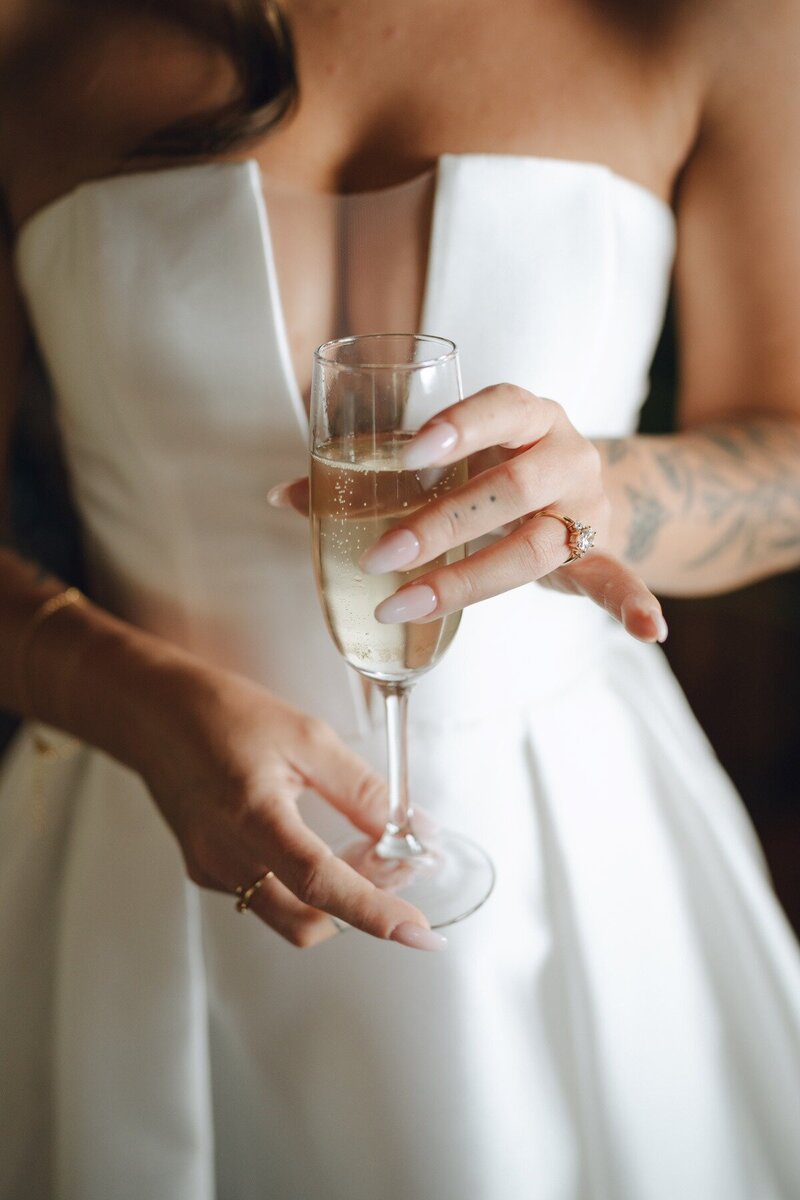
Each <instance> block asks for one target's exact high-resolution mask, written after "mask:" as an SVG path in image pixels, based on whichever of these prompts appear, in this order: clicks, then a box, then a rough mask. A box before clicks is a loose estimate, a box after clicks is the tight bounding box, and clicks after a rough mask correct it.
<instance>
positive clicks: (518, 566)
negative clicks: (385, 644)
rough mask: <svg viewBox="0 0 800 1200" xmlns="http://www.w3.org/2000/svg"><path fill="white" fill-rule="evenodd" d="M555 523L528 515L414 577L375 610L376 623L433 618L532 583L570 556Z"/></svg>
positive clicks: (560, 529)
mask: <svg viewBox="0 0 800 1200" xmlns="http://www.w3.org/2000/svg"><path fill="white" fill-rule="evenodd" d="M565 534H566V530H565V528H564V527H563V525H561V523H560V522H556V521H547V520H544V519H543V518H542V517H531V518H530V519H529V520H527V521H525V522H523V524H522V525H521V526H520V527H519V528H518V529H517V530H516V531H515V532H513V533H510V534H508V536H507V537H504V538H502V539H501V540H500V541H499V542H495V543H493V544H492V545H490V546H486V547H485V548H483V549H482V550H478V551H476V552H475V553H474V554H470V555H469V556H468V557H467V558H464V559H461V560H460V561H458V562H455V563H451V564H450V565H449V566H447V567H440V568H438V569H437V570H435V571H429V572H427V573H426V574H424V575H420V576H418V578H417V579H415V580H414V582H413V583H411V584H407V585H406V586H405V587H402V588H400V589H398V591H396V592H395V593H394V594H393V595H392V596H389V598H388V599H386V600H384V601H383V602H382V603H381V604H379V605H378V607H377V608H376V609H375V618H376V620H378V621H380V622H381V624H385V625H393V624H400V623H403V622H406V621H415V620H418V619H419V620H421V621H425V622H427V621H433V620H437V619H438V618H440V617H443V616H446V615H447V614H448V613H452V612H458V611H459V610H460V609H462V608H467V607H469V605H471V604H477V603H478V602H479V601H481V600H488V599H489V597H491V596H498V595H500V594H501V593H502V592H508V591H511V589H512V588H516V587H521V586H522V584H525V583H532V582H534V581H535V580H537V579H541V578H542V577H543V576H545V575H549V574H550V572H551V571H554V570H556V568H557V567H561V566H562V565H563V564H564V563H565V561H566V559H567V558H568V557H569V546H568V544H567V539H566V537H565Z"/></svg>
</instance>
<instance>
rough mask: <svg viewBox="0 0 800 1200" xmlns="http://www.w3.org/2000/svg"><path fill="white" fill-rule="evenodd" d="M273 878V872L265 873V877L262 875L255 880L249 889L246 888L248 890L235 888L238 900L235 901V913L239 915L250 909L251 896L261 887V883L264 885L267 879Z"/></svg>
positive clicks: (241, 887)
mask: <svg viewBox="0 0 800 1200" xmlns="http://www.w3.org/2000/svg"><path fill="white" fill-rule="evenodd" d="M274 878H275V872H274V871H267V873H266V874H265V875H262V876H261V878H260V879H257V880H256V881H255V883H251V884H250V887H248V888H246V887H243V886H240V887H237V889H236V895H237V896H238V897H239V898H238V900H237V901H236V911H237V912H240V913H243V912H247V910H248V908H249V907H250V901H251V900H252V899H253V896H255V894H256V892H257V891H258V889H259V888H260V887H261V885H262V883H266V881H267V880H268V879H274Z"/></svg>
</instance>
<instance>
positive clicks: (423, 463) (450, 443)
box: [400, 421, 458, 470]
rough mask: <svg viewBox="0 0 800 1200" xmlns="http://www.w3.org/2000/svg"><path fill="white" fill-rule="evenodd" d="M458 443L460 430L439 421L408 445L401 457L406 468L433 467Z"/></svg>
mask: <svg viewBox="0 0 800 1200" xmlns="http://www.w3.org/2000/svg"><path fill="white" fill-rule="evenodd" d="M457 441H458V430H457V429H456V427H455V426H454V425H451V424H450V423H449V422H448V421H437V422H436V423H435V424H434V425H431V426H429V428H428V429H426V430H425V432H424V433H420V434H418V436H417V437H415V438H414V439H413V440H412V441H410V442H409V443H408V445H407V446H406V447H405V449H404V450H403V451H402V453H401V455H400V457H401V459H402V460H403V466H404V467H411V468H412V470H416V469H417V467H431V466H433V464H434V463H436V462H438V461H439V459H440V458H442V456H443V455H445V454H447V452H448V451H449V450H452V449H453V447H454V446H455V444H456V442H457Z"/></svg>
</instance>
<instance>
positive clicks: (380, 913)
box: [137, 663, 446, 950]
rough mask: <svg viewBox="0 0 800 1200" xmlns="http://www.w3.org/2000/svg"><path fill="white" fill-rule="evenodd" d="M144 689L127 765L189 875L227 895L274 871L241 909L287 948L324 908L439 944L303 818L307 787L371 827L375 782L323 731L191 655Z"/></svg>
mask: <svg viewBox="0 0 800 1200" xmlns="http://www.w3.org/2000/svg"><path fill="white" fill-rule="evenodd" d="M153 694H155V695H156V696H157V697H158V699H157V700H156V702H155V703H154V704H153V705H152V709H151V713H150V716H149V718H148V723H147V728H146V730H145V732H144V739H143V741H144V743H146V744H145V747H144V749H143V752H142V763H141V764H137V765H138V766H139V769H140V772H141V774H142V776H143V778H144V780H145V783H146V784H147V785H148V787H149V789H150V791H151V793H152V795H153V797H154V799H155V802H156V804H157V805H158V807H159V809H160V810H161V812H162V814H163V816H164V818H165V819H166V821H167V823H168V824H169V826H170V827H171V829H172V831H173V833H174V834H175V836H176V838H177V839H178V842H179V844H180V848H181V851H182V853H183V857H184V860H185V863H186V868H187V871H188V873H189V877H190V878H191V879H192V880H193V881H194V882H195V883H197V884H199V885H200V886H201V887H206V888H211V889H213V890H215V891H220V892H226V893H230V894H231V896H232V897H233V896H234V895H235V893H236V889H237V887H239V886H241V887H244V888H248V887H249V886H250V885H251V884H253V883H254V882H255V881H256V880H257V879H260V878H261V877H262V876H264V875H265V874H266V873H267V872H268V871H271V872H274V875H272V876H270V878H268V879H266V880H265V881H264V883H263V885H262V886H261V887H260V888H258V889H257V890H256V891H255V892H254V894H253V896H252V900H251V902H250V905H249V907H250V909H251V910H252V912H253V913H255V915H256V916H258V917H259V918H260V919H261V920H262V921H264V922H265V923H266V924H267V925H270V926H271V927H272V928H273V929H274V930H276V931H277V932H278V933H279V934H280V935H281V936H282V937H284V938H286V940H287V941H289V942H291V943H292V944H293V945H295V946H313V945H316V944H317V943H318V942H322V941H325V940H327V939H328V938H329V937H332V936H333V935H334V934H335V933H336V932H337V927H336V925H335V924H334V922H333V921H332V920H331V919H330V918H331V917H335V918H337V919H338V920H340V921H344V922H345V923H346V924H348V925H351V926H354V927H355V928H357V929H361V930H363V931H364V932H366V933H370V934H372V935H373V936H374V937H379V938H390V939H392V940H394V941H396V942H399V943H400V944H402V945H406V946H411V947H413V948H415V949H430V950H434V949H441V948H442V947H443V946H444V945H445V944H446V942H445V939H444V938H441V937H440V936H439V935H438V934H436V933H432V932H431V931H430V930H429V927H428V923H427V921H426V919H425V918H424V917H423V915H422V914H421V913H420V912H419V911H418V910H417V909H416V908H414V907H412V905H410V904H407V903H406V902H405V901H404V900H401V899H400V898H399V897H397V896H394V895H392V894H390V893H389V892H385V891H381V890H380V889H378V888H376V887H375V886H374V885H373V884H371V883H370V882H368V881H367V880H366V879H364V878H363V877H362V876H361V875H358V874H357V873H356V872H355V871H354V870H353V869H352V868H351V867H349V866H348V865H347V864H346V863H344V862H343V861H342V860H341V859H339V858H337V857H336V856H335V855H334V854H333V852H332V851H331V850H330V848H329V847H328V846H327V845H326V844H325V843H324V842H323V841H322V840H321V839H320V838H319V837H317V835H316V834H314V833H313V832H312V831H311V830H310V829H309V828H308V826H307V825H306V824H305V823H304V822H303V820H302V817H301V816H300V813H299V811H298V807H297V799H298V797H299V795H300V793H301V792H302V791H304V790H305V789H307V788H312V789H314V790H315V791H316V792H318V793H319V795H321V796H322V797H323V798H324V799H325V800H326V801H327V802H328V803H329V804H331V805H333V807H334V808H336V809H338V810H339V811H340V812H341V813H343V814H344V815H345V816H346V817H347V818H348V819H349V820H350V821H351V822H352V824H353V825H355V826H356V827H357V828H358V829H360V830H362V831H363V832H364V833H365V834H367V835H368V836H369V837H370V838H377V837H379V836H380V834H381V831H382V829H383V824H384V819H385V815H386V810H387V796H386V786H385V784H384V781H383V780H382V779H381V778H380V776H379V775H377V774H376V773H375V772H374V771H373V770H372V769H371V768H370V767H369V766H367V764H366V763H365V762H363V761H362V760H361V759H360V758H359V757H358V756H357V755H355V754H354V753H353V752H352V751H350V750H349V749H348V748H347V747H346V746H345V745H344V744H343V743H342V741H341V740H340V739H339V738H338V737H337V735H336V734H335V733H334V732H333V730H332V729H330V728H329V727H328V726H327V725H325V724H324V723H323V722H322V721H318V720H316V719H314V718H312V717H309V716H307V715H306V714H304V713H302V712H300V711H298V710H297V709H295V708H293V707H292V706H290V705H289V704H286V703H285V702H283V701H282V700H280V699H278V698H277V697H276V696H274V695H272V694H271V693H269V692H267V691H265V690H264V689H263V688H261V687H259V686H258V685H257V684H255V683H252V682H251V681H249V680H247V679H245V678H243V677H241V676H239V675H234V674H232V673H230V672H226V671H221V670H217V669H214V668H207V667H205V666H198V665H196V664H191V665H188V666H187V664H185V663H183V664H181V666H180V667H179V668H178V669H177V671H176V670H174V669H167V672H166V676H161V677H160V678H159V680H158V683H157V686H156V688H155V689H153ZM140 744H141V743H140ZM232 903H233V900H232ZM325 914H329V915H325Z"/></svg>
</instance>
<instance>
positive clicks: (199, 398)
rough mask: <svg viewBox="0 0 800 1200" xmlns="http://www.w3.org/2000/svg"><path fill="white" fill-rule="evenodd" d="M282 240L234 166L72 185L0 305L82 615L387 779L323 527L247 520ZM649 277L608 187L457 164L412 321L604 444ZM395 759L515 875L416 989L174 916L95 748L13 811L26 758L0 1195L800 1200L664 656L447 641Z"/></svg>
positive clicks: (369, 959) (302, 451)
mask: <svg viewBox="0 0 800 1200" xmlns="http://www.w3.org/2000/svg"><path fill="white" fill-rule="evenodd" d="M269 210H270V204H269V199H268V198H267V200H266V202H265V197H264V187H263V180H262V178H261V176H260V174H259V171H258V169H257V167H256V166H255V164H253V163H236V164H222V165H220V164H216V165H204V166H197V167H183V168H177V169H172V170H168V171H163V172H158V173H150V174H141V175H135V176H127V177H124V178H119V179H112V180H105V181H100V182H95V183H90V184H86V185H84V186H82V187H81V188H79V189H78V190H77V191H75V192H73V193H71V194H70V195H69V196H67V197H65V198H63V199H62V200H59V201H57V202H56V203H54V204H52V205H50V206H49V207H48V208H47V209H45V210H44V211H43V212H41V213H40V214H38V215H37V216H36V217H34V218H33V219H32V220H31V221H30V222H29V223H28V224H27V225H26V227H25V228H24V230H23V232H22V235H21V237H20V241H19V245H18V268H19V275H20V278H21V281H22V285H23V288H24V291H25V294H26V296H27V300H28V303H29V307H30V310H31V313H32V317H33V320H34V323H35V326H36V330H37V334H38V337H39V340H40V344H41V347H42V350H43V353H44V355H45V358H46V361H47V363H48V366H49V369H50V373H51V376H52V379H53V383H54V387H55V390H56V392H57V396H58V412H59V420H60V424H61V429H62V433H63V439H64V445H65V449H66V454H67V457H68V462H69V466H70V471H71V475H72V481H73V486H74V492H75V497H76V500H77V504H78V507H79V510H80V513H81V517H82V520H83V525H84V530H85V541H86V548H87V554H88V558H89V563H90V568H91V575H92V583H93V589H94V594H95V595H96V596H97V597H98V598H99V599H100V600H101V601H102V602H104V603H107V604H108V605H110V606H111V607H112V608H113V609H114V610H115V611H117V612H119V613H121V614H122V615H124V616H125V617H127V618H129V619H130V620H132V621H134V622H136V623H138V624H140V625H142V626H145V627H146V628H148V629H152V630H155V631H158V632H159V633H162V634H164V635H165V636H167V637H170V638H173V639H174V640H176V641H178V642H180V643H181V644H183V645H185V646H187V647H190V648H192V649H193V650H196V651H197V652H199V653H201V654H203V655H205V656H207V657H208V658H209V659H212V660H214V661H216V662H219V663H224V664H226V665H228V666H231V667H234V668H236V669H238V670H240V671H243V672H245V673H246V674H248V675H251V676H253V677H254V678H256V679H259V680H262V681H263V682H264V683H265V684H266V685H268V686H269V687H270V688H272V689H273V690H275V691H276V692H278V693H280V694H281V695H283V696H285V697H286V699H287V700H290V701H292V702H293V703H295V704H297V705H299V706H301V707H303V708H305V709H307V710H308V711H310V712H313V713H315V714H317V715H319V716H321V717H323V718H325V719H326V720H327V721H329V722H331V723H332V724H333V725H334V726H335V727H336V728H337V729H338V730H339V731H340V733H341V734H342V735H344V736H345V737H346V738H348V739H349V740H350V741H351V742H352V744H353V745H354V746H356V747H357V748H358V750H359V751H360V752H361V753H363V754H364V755H366V756H368V757H370V758H372V759H373V760H374V761H375V762H376V763H381V762H382V756H383V748H382V731H381V728H380V722H379V720H378V717H377V716H376V715H375V714H373V713H372V712H371V711H370V708H369V706H368V704H367V702H366V701H365V699H364V696H363V692H362V690H361V688H360V686H359V683H358V680H357V679H356V678H355V677H354V676H351V675H350V673H349V672H348V670H347V668H346V667H345V666H344V665H343V663H342V662H341V660H340V659H339V657H338V655H337V653H336V652H335V650H334V648H333V646H332V644H331V643H330V641H329V638H328V635H327V633H326V630H325V628H324V624H323V620H322V617H321V614H320V611H319V607H318V603H317V599H316V596H315V592H314V585H313V579H312V573H311V567H310V554H309V547H308V541H307V538H308V533H307V529H306V528H305V526H304V523H303V522H302V520H300V519H299V518H297V517H296V516H295V515H294V514H292V513H287V512H286V511H275V510H273V509H271V508H270V507H269V505H268V504H267V502H266V496H267V492H268V490H269V488H270V487H271V486H272V485H274V484H275V483H277V482H279V481H282V480H285V479H289V478H292V477H294V476H297V475H301V474H303V473H305V463H306V430H305V412H304V407H303V399H302V394H301V393H302V388H301V386H300V385H299V383H298V379H297V375H296V370H295V367H294V366H293V364H292V355H291V352H290V342H289V338H288V337H287V323H286V320H285V314H284V312H283V309H282V305H281V299H280V294H279V288H278V275H277V271H276V257H275V253H274V251H273V246H272V241H271V233H270V229H271V219H270V211H269ZM673 250H674V223H673V219H672V215H671V213H670V211H669V209H668V208H667V206H666V205H664V204H663V203H662V202H661V201H659V200H658V199H657V198H656V197H655V196H653V195H651V194H650V193H649V192H647V191H645V190H643V189H642V188H641V187H639V186H637V185H635V184H633V183H631V182H629V181H627V180H624V179H621V178H619V177H618V176H615V175H614V174H612V173H611V172H609V171H608V170H606V169H605V168H603V167H600V166H595V165H590V164H585V163H567V162H560V161H553V160H540V159H530V158H522V157H516V156H485V155H459V156H445V157H443V158H442V159H441V160H440V161H439V163H438V166H437V170H436V175H435V183H434V184H433V219H432V227H431V234H430V246H429V256H428V264H427V275H426V279H425V287H424V296H423V303H422V315H421V319H420V325H421V328H422V329H424V330H425V331H426V332H430V333H440V334H444V335H446V336H448V337H452V338H453V339H454V340H455V341H456V342H457V343H458V344H459V346H460V349H461V354H462V367H463V375H464V384H465V389H466V391H467V392H472V391H475V390H476V389H478V388H480V387H483V386H485V385H487V384H490V383H495V382H499V381H501V380H510V381H512V382H515V383H518V384H521V385H523V386H524V387H528V388H530V389H532V390H534V391H536V392H538V393H539V394H544V395H550V396H553V397H554V398H556V399H558V400H559V401H560V402H561V403H562V404H563V405H564V406H565V407H566V409H567V411H568V413H569V415H570V417H571V419H572V420H573V422H574V423H575V424H576V425H577V426H578V427H579V428H581V429H582V430H583V431H584V432H586V433H587V434H590V435H620V434H625V433H628V432H630V431H631V430H632V429H634V428H635V425H636V420H637V413H638V410H639V406H640V404H641V401H642V398H643V396H644V395H645V392H646V386H647V371H648V366H649V363H650V359H651V356H652V352H653V348H654V345H655V342H656V339H657V335H658V331H659V328H660V323H661V319H662V316H663V309H664V303H665V295H666V291H667V285H668V278H669V273H670V268H671V264H672V257H673ZM376 269H377V268H376ZM387 282H390V281H387ZM575 515H576V516H578V517H580V516H581V514H575ZM123 684H124V681H121V685H123ZM411 738H412V746H413V754H414V759H413V764H412V774H413V786H414V791H415V793H416V795H417V798H418V799H419V800H420V802H421V803H423V804H424V805H425V806H426V807H427V808H428V809H429V810H430V811H431V812H432V813H433V814H434V816H436V817H438V818H440V819H441V820H442V821H443V822H445V823H448V824H452V825H453V826H455V827H457V828H459V829H461V830H463V831H464V832H466V833H468V834H469V835H470V836H472V837H473V838H474V839H475V840H477V841H479V842H481V843H482V844H483V845H484V846H486V848H487V849H488V850H489V852H490V853H491V855H492V857H493V858H494V861H495V863H496V865H497V870H498V884H497V889H496V892H495V894H494V895H493V897H492V898H491V899H490V901H489V902H488V903H487V904H486V905H485V907H484V908H483V909H482V910H481V911H480V912H479V913H477V914H476V915H474V916H473V917H471V918H470V919H469V920H468V921H466V922H464V923H463V925H459V926H455V927H454V928H452V930H450V946H449V949H448V950H447V952H446V953H444V954H441V955H436V956H434V955H430V956H428V955H422V954H416V953H413V952H411V951H406V950H403V949H401V948H399V947H397V946H394V945H389V944H382V943H379V942H376V941H374V940H372V939H368V938H366V937H364V936H361V935H359V934H357V933H354V932H350V933H347V934H344V935H342V936H340V937H338V938H335V939H333V940H332V941H331V942H329V943H327V944H326V945H324V946H323V947H320V948H318V949H316V950H314V951H310V952H302V953H301V952H298V951H296V950H294V949H292V948H290V947H289V946H287V945H286V944H284V943H283V942H281V941H280V940H279V939H278V937H277V936H275V935H273V934H272V933H271V932H270V931H268V930H266V929H265V928H264V927H262V926H261V925H260V924H259V923H258V922H257V921H256V920H255V919H251V918H249V917H248V918H246V919H245V918H242V917H241V916H240V915H239V914H237V913H236V912H235V911H234V904H233V901H232V899H230V898H226V897H221V896H217V895H212V894H208V893H201V892H200V891H198V890H197V889H196V888H195V887H194V886H193V885H191V884H189V883H188V882H187V881H186V880H185V877H184V873H183V870H182V865H181V860H180V856H179V853H178V851H177V848H176V846H175V845H174V844H173V841H172V838H171V835H170V834H169V832H168V831H167V829H166V827H165V826H164V824H163V822H162V821H161V819H160V817H159V816H158V814H157V813H156V812H155V810H154V807H153V805H152V803H151V802H150V800H149V798H148V796H147V795H146V793H145V791H144V788H143V787H142V785H141V784H140V782H139V781H138V780H137V779H136V778H135V777H134V776H133V775H132V774H130V773H129V772H128V771H126V770H125V769H123V768H121V767H120V766H118V765H117V764H115V763H114V762H112V761H110V760H109V759H108V758H106V757H104V756H103V755H102V754H100V753H97V752H95V751H92V750H89V749H86V748H79V749H78V750H77V751H76V752H75V753H74V754H73V755H72V756H71V757H69V758H65V759H64V760H63V761H61V762H58V763H53V764H50V765H49V766H48V767H47V768H46V771H47V774H46V777H40V778H39V779H38V780H37V778H36V776H37V771H38V770H39V768H38V767H37V766H36V764H35V761H34V755H33V752H32V733H31V731H30V730H25V731H23V733H22V734H21V736H20V737H19V738H18V740H17V742H16V745H15V747H14V748H13V751H12V753H11V754H10V756H9V759H8V761H7V763H6V766H5V770H4V774H3V777H2V787H1V789H0V847H2V849H1V850H0V964H2V976H1V977H0V1036H1V1037H2V1041H3V1063H4V1067H3V1069H2V1079H3V1086H2V1094H1V1095H0V1197H2V1200H18V1198H20V1197H23V1196H24V1197H26V1200H39V1198H42V1200H44V1198H48V1200H49V1198H51V1197H53V1198H56V1200H143V1198H144V1197H147V1198H148V1200H211V1198H212V1197H214V1198H216V1200H267V1198H269V1200H412V1198H414V1200H416V1198H418V1197H426V1198H428V1197H429V1198H430V1200H796V1197H797V1196H800V1140H799V1139H798V1137H797V1118H798V1114H799V1113H800V966H799V965H798V955H797V949H796V945H795V943H794V941H793V939H792V937H791V934H790V933H789V931H788V928H787V926H786V923H785V921H784V918H783V915H782V914H781V912H780V910H779V908H778V907H777V904H776V902H775V900H774V898H773V895H772V893H771V891H770V888H769V884H768V881H767V879H766V877H765V874H764V870H763V865H762V862H761V858H760V854H759V850H758V848H757V846H756V844H755V842H754V838H753V835H752V833H751V830H750V827H749V824H748V822H747V820H746V818H745V816H744V814H743V812H742V810H741V807H740V805H739V801H738V799H737V798H736V797H735V795H734V794H733V792H732V789H731V787H730V784H729V783H728V781H727V780H726V778H725V777H724V775H723V773H722V772H721V770H720V768H719V765H718V764H717V762H716V760H715V759H714V756H713V754H712V752H711V750H710V748H709V746H708V745H707V743H706V741H705V740H704V738H703V736H702V734H701V733H700V731H699V730H698V728H697V726H696V724H695V722H694V720H693V718H692V716H691V714H690V713H689V711H688V709H687V706H686V703H685V701H684V699H683V697H682V696H681V694H680V692H679V690H678V688H677V686H676V685H675V683H674V681H673V679H672V678H671V676H670V674H669V672H668V670H667V668H666V666H665V663H664V660H663V657H662V655H661V652H660V651H659V650H658V649H655V648H652V647H644V646H641V645H639V644H636V643H634V642H633V641H631V640H630V639H628V638H627V637H626V636H625V635H623V634H622V633H621V632H620V631H619V629H618V628H617V627H616V626H614V625H613V624H612V622H611V621H610V620H609V619H607V618H606V617H605V615H604V614H603V613H602V612H601V611H600V610H599V609H597V608H595V607H593V606H591V605H590V604H589V603H588V602H584V601H582V600H576V599H570V598H564V597H561V596H558V595H555V594H553V593H549V592H547V591H545V590H543V589H541V588H539V587H536V586H530V587H526V588H522V589H520V590H518V591H516V592H514V593H512V594H509V595H506V596H503V597H501V598H498V599H497V600H494V601H491V602H488V603H486V604H483V605H480V606H478V607H476V608H474V609H472V610H470V611H469V612H468V613H467V614H466V615H465V618H464V621H463V623H462V627H461V630H460V632H459V635H458V637H457V638H456V641H455V642H454V644H453V647H452V648H451V650H450V652H449V653H448V655H447V656H446V658H445V659H444V660H443V662H442V663H441V664H440V665H439V667H437V669H436V670H434V671H433V672H432V673H431V674H430V675H429V676H427V677H426V678H425V679H424V680H423V681H422V682H421V683H420V685H419V686H418V688H417V690H416V691H415V694H414V696H413V700H412V731H411ZM34 800H35V801H36V802H35V803H34ZM308 808H309V812H310V814H311V819H314V820H317V821H318V822H320V823H321V826H322V827H325V826H326V823H327V820H328V819H327V816H326V814H325V813H322V812H320V811H318V810H319V809H321V805H319V804H315V802H314V801H313V800H310V801H309V806H308Z"/></svg>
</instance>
